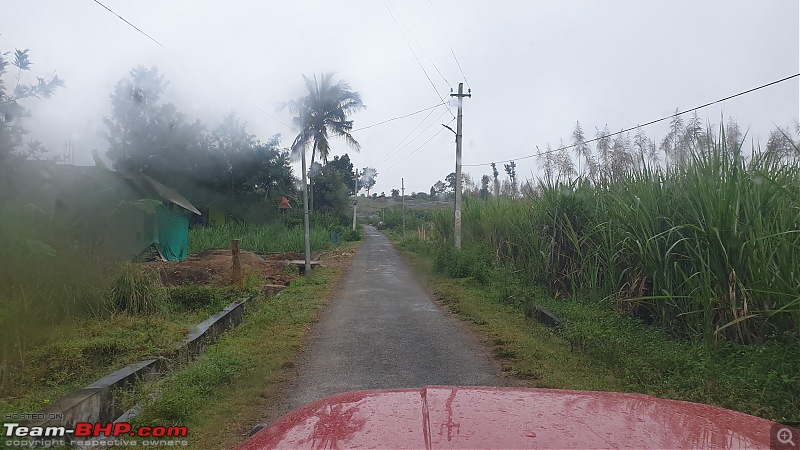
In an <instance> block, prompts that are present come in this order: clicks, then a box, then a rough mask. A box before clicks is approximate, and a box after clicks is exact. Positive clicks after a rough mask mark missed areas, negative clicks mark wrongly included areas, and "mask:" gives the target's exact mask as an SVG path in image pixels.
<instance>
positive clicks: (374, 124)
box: [350, 103, 444, 133]
mask: <svg viewBox="0 0 800 450" xmlns="http://www.w3.org/2000/svg"><path fill="white" fill-rule="evenodd" d="M442 105H444V103H437V104H435V105H433V106H431V107H429V108H425V109H420V110H419V111H414V112H412V113H409V114H405V115H403V116H397V117H392V118H391V119H386V120H384V121H382V122H378V123H373V124H372V125H367V126H365V127H361V128H356V129H355V130H351V131H350V132H351V133H355V132H356V131H361V130H366V129H367V128H372V127H377V126H378V125H383V124H385V123H388V122H391V121H393V120H398V119H405V118H406V117H411V116H413V115H414V114H419V113H421V112H425V111H428V110H430V109H436V108H438V107H440V106H442Z"/></svg>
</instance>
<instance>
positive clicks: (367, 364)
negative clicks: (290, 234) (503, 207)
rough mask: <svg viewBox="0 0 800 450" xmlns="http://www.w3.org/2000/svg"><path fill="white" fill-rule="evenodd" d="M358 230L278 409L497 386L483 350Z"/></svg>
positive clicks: (379, 243) (388, 250) (406, 270)
mask: <svg viewBox="0 0 800 450" xmlns="http://www.w3.org/2000/svg"><path fill="white" fill-rule="evenodd" d="M365 231H366V233H365V234H366V241H365V242H364V243H363V244H362V245H361V247H360V248H359V250H358V252H357V254H356V256H355V257H354V259H353V263H352V267H351V269H350V271H349V273H348V274H347V275H345V278H344V279H343V280H342V282H341V284H340V285H339V288H338V289H337V291H336V292H335V293H334V297H333V299H332V300H331V302H330V303H329V304H328V305H327V306H326V309H325V310H324V312H323V313H322V315H321V317H320V321H319V322H318V323H316V324H315V325H314V327H313V328H312V330H311V336H310V340H309V343H308V346H307V347H306V350H305V351H304V352H303V353H302V354H301V356H300V357H299V358H297V359H296V361H295V367H296V370H297V378H296V379H295V380H294V381H293V382H291V383H290V386H287V387H288V390H287V391H286V394H287V398H286V402H285V403H284V404H283V405H282V408H280V409H283V410H284V411H283V412H287V411H289V410H291V409H294V408H296V407H298V406H301V405H303V404H305V403H308V402H311V401H314V400H318V399H320V398H322V397H325V396H328V395H331V394H335V393H339V392H345V391H352V390H359V389H378V388H412V387H421V386H425V385H464V386H466V385H471V386H500V385H502V384H503V381H502V378H501V376H500V374H499V368H498V366H497V365H496V364H495V363H493V362H492V359H491V357H490V355H489V353H488V351H487V350H486V349H485V347H484V346H483V345H482V344H481V343H480V342H478V340H477V339H476V338H475V337H474V336H473V335H472V334H470V333H468V332H466V331H465V328H464V325H463V324H461V323H459V321H458V319H457V318H455V317H453V316H450V315H447V314H445V313H444V312H442V310H441V309H440V308H439V307H438V306H437V305H436V304H434V302H433V300H432V299H431V298H430V296H429V295H428V293H427V292H426V291H425V290H424V289H423V287H422V285H421V284H420V282H419V281H418V280H417V279H416V278H415V277H414V275H413V273H412V269H411V267H410V266H409V265H408V264H407V263H406V262H405V260H404V259H403V258H402V257H401V256H400V254H399V253H398V252H397V251H396V250H395V249H394V248H393V247H392V245H391V244H390V242H389V240H388V239H387V238H386V237H385V236H383V235H382V234H380V233H379V232H378V231H376V230H375V229H374V228H371V227H367V228H366V229H365Z"/></svg>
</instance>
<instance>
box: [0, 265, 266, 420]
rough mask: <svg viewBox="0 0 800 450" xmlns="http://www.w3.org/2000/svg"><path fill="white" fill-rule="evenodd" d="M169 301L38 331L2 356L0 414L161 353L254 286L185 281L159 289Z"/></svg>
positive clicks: (29, 408)
mask: <svg viewBox="0 0 800 450" xmlns="http://www.w3.org/2000/svg"><path fill="white" fill-rule="evenodd" d="M161 289H164V290H165V291H166V292H165V293H163V295H164V297H165V299H166V298H169V299H170V300H169V302H168V303H166V300H165V303H164V304H162V305H160V307H159V308H158V309H157V310H154V311H153V312H152V313H150V314H143V313H141V311H140V312H139V313H137V314H128V313H114V314H112V315H109V316H103V317H83V318H72V319H69V320H67V321H66V322H64V323H61V324H60V325H56V326H51V327H47V328H44V329H42V330H40V333H39V334H38V335H36V339H31V340H30V341H29V343H28V345H26V346H25V347H17V349H16V350H17V351H18V352H19V353H18V354H17V355H15V356H16V357H15V358H13V359H11V358H9V359H8V360H7V361H6V365H5V370H8V376H9V383H8V385H9V386H10V387H9V388H8V389H6V390H5V391H4V392H3V395H2V396H0V413H4V412H35V411H38V410H39V409H41V408H43V407H44V406H47V404H49V403H51V402H54V401H56V400H58V399H60V398H62V397H64V396H65V395H67V394H69V393H70V392H73V391H76V390H79V389H82V388H84V387H86V386H87V385H88V384H90V383H92V382H93V381H95V380H97V379H99V378H101V377H103V376H105V375H108V374H110V373H111V372H113V371H115V370H117V369H120V368H122V367H125V366H127V365H129V364H132V363H134V362H137V361H141V360H143V359H148V358H155V357H158V356H162V355H163V356H166V355H169V354H172V353H173V352H174V348H175V345H176V344H178V343H179V342H181V341H182V340H183V339H185V338H186V334H187V332H188V330H189V328H190V327H191V326H193V325H195V324H197V323H200V322H202V321H203V320H205V319H206V318H208V317H209V316H210V315H212V314H215V313H217V312H219V311H220V310H221V309H222V308H223V307H224V306H226V305H227V304H229V303H230V302H232V301H233V300H235V299H236V298H238V297H239V296H241V295H243V294H244V293H245V292H247V290H248V289H250V290H252V289H254V286H253V280H248V282H247V286H245V288H244V289H242V290H233V289H230V288H220V287H214V286H201V285H186V286H180V287H172V288H163V287H162V288H161Z"/></svg>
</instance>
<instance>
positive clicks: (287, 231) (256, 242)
mask: <svg viewBox="0 0 800 450" xmlns="http://www.w3.org/2000/svg"><path fill="white" fill-rule="evenodd" d="M310 238H311V248H312V249H313V250H324V249H327V248H329V247H330V245H331V242H330V230H329V229H327V228H324V227H322V226H317V225H315V226H314V227H312V228H311V236H310ZM234 239H239V240H240V241H241V244H240V245H241V248H242V249H243V250H249V251H255V252H303V227H302V226H299V227H294V228H287V227H286V226H284V225H283V224H282V223H271V224H268V225H256V224H245V223H235V222H234V223H227V224H225V225H218V226H208V227H196V228H192V229H191V230H189V252H190V253H199V252H202V251H204V250H208V249H212V248H229V247H230V245H231V241H232V240H234Z"/></svg>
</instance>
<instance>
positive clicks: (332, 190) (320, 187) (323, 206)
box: [314, 154, 360, 223]
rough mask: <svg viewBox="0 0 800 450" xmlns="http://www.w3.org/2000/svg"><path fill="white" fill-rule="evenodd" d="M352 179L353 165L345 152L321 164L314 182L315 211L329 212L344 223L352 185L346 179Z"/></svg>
mask: <svg viewBox="0 0 800 450" xmlns="http://www.w3.org/2000/svg"><path fill="white" fill-rule="evenodd" d="M353 179H354V177H353V165H352V163H350V158H349V156H347V155H346V154H345V155H344V156H342V157H341V158H338V157H336V158H334V160H333V161H330V162H329V163H327V164H325V165H324V166H322V169H321V170H320V172H319V173H318V174H317V175H316V182H315V183H314V195H315V196H316V202H317V206H316V207H317V212H319V213H328V214H331V215H333V216H335V217H337V218H339V220H340V221H341V222H342V223H346V222H347V218H348V215H347V210H348V209H349V205H350V194H351V192H353V185H352V183H349V182H348V181H352V180H353ZM359 188H360V186H359Z"/></svg>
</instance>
